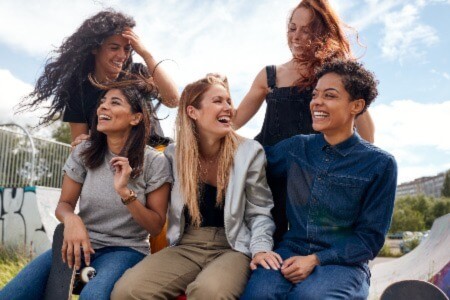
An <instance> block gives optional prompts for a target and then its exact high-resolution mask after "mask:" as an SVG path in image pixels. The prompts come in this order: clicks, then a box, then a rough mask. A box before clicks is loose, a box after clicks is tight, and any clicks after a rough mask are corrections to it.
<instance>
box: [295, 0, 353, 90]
mask: <svg viewBox="0 0 450 300" xmlns="http://www.w3.org/2000/svg"><path fill="white" fill-rule="evenodd" d="M301 7H303V8H306V9H308V10H309V11H310V12H311V14H312V19H311V22H310V23H309V25H308V27H309V35H310V37H309V41H308V42H307V43H304V44H303V45H302V51H301V52H302V54H301V55H300V56H299V57H294V60H295V61H296V62H298V63H299V64H300V65H302V66H306V73H303V74H301V76H300V79H299V80H298V81H297V82H296V83H295V84H296V85H297V86H298V87H299V88H300V89H305V88H307V87H313V86H314V85H315V84H316V82H317V81H316V76H315V73H316V69H317V68H320V67H321V66H322V65H323V64H324V63H325V62H327V61H330V60H332V59H336V58H341V59H342V58H350V57H352V53H351V49H350V42H349V40H348V38H347V36H346V34H345V32H344V29H345V28H346V29H351V30H352V31H354V32H355V33H356V35H357V32H356V30H354V29H352V28H351V27H350V26H348V25H346V24H345V23H343V22H342V21H341V20H340V19H339V17H338V15H337V14H336V12H335V11H334V9H333V8H332V7H331V5H330V3H329V2H328V0H302V1H301V2H300V3H299V4H298V5H297V6H296V7H295V8H294V10H293V11H292V13H291V14H290V16H289V19H288V23H290V22H291V20H292V16H293V14H294V12H295V11H296V10H297V9H299V8H301Z"/></svg>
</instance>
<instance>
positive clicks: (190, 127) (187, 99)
mask: <svg viewBox="0 0 450 300" xmlns="http://www.w3.org/2000/svg"><path fill="white" fill-rule="evenodd" d="M213 85H221V86H223V87H225V89H226V90H227V91H228V93H229V88H228V83H227V81H226V79H224V78H220V77H218V76H217V75H212V74H211V75H207V76H206V77H205V78H202V79H200V80H197V81H195V82H193V83H191V84H188V85H187V86H186V87H185V89H184V90H183V92H182V94H181V98H180V106H179V108H178V115H177V119H176V123H175V124H176V129H175V135H176V141H177V143H176V150H175V156H176V166H177V170H178V177H179V180H180V187H181V192H182V194H183V195H184V202H185V205H186V206H187V208H188V210H189V215H190V216H191V225H193V226H195V227H199V226H200V224H201V222H202V216H201V214H200V208H199V196H200V193H199V177H200V172H199V168H200V153H199V146H198V143H199V141H198V133H197V129H196V126H195V123H194V120H192V118H190V117H189V116H188V114H187V107H188V106H190V105H191V106H193V107H195V108H197V109H199V108H200V107H201V102H202V100H203V95H204V94H205V92H206V91H207V90H209V88H210V87H211V86H213ZM240 140H241V138H240V137H239V136H238V135H237V134H236V133H235V132H234V131H231V132H230V133H228V134H227V135H226V136H225V137H224V138H223V139H222V142H221V146H220V150H219V154H218V159H219V163H218V168H217V198H216V204H217V205H223V198H224V195H225V191H226V189H227V186H228V181H229V179H230V172H231V168H232V166H233V161H234V153H235V152H236V149H237V147H238V145H239V142H240Z"/></svg>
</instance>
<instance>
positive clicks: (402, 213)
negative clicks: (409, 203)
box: [390, 207, 425, 232]
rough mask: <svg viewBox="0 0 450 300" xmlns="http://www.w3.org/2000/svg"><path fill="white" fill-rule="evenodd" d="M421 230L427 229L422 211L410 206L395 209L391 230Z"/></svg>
mask: <svg viewBox="0 0 450 300" xmlns="http://www.w3.org/2000/svg"><path fill="white" fill-rule="evenodd" d="M421 230H425V220H424V217H423V215H422V214H421V213H420V212H418V211H415V210H413V209H411V208H410V207H405V208H403V209H395V210H394V216H393V218H392V223H391V228H390V232H398V231H421Z"/></svg>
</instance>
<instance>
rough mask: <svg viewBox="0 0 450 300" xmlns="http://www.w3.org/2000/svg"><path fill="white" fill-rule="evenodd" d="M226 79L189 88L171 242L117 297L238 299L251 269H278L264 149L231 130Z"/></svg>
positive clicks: (173, 155)
mask: <svg viewBox="0 0 450 300" xmlns="http://www.w3.org/2000/svg"><path fill="white" fill-rule="evenodd" d="M232 114H233V106H232V102H231V99H230V93H229V88H228V84H227V82H226V80H224V79H221V78H219V77H218V76H216V75H208V76H206V77H205V78H203V79H200V80H198V81H196V82H194V83H191V84H189V85H188V86H186V88H185V89H184V91H183V93H182V95H181V98H180V107H179V109H178V115H177V121H176V145H173V144H172V145H169V146H168V147H167V149H166V151H165V154H166V156H167V157H168V159H169V161H170V163H171V165H172V172H173V176H174V186H173V188H172V192H171V201H170V205H169V212H168V217H169V227H168V230H167V236H168V240H169V242H170V245H171V246H172V247H169V248H166V249H163V250H161V251H159V252H158V253H156V254H154V255H152V258H148V259H144V260H143V261H142V262H141V263H139V264H138V265H136V266H135V267H134V268H132V269H131V270H129V271H127V272H126V273H125V274H124V276H123V277H122V278H121V279H120V280H119V281H118V282H117V284H116V286H115V287H114V291H113V293H112V295H111V296H112V299H173V298H175V297H176V296H178V295H180V294H182V293H184V292H185V293H186V294H187V297H188V298H189V299H234V298H238V297H239V296H240V294H241V293H242V291H243V290H244V287H245V284H246V283H247V278H248V276H249V273H250V268H249V263H250V266H251V267H252V268H256V265H261V266H263V267H265V268H274V269H278V268H279V267H280V262H281V261H280V257H279V255H277V254H275V253H274V252H272V251H271V249H272V246H273V242H272V234H273V231H274V229H275V226H274V223H273V221H272V217H271V214H270V209H271V208H272V206H273V204H272V195H271V193H270V190H269V187H268V186H267V183H266V177H265V163H266V160H265V155H264V151H263V149H262V147H261V145H259V143H257V142H255V141H253V140H249V139H245V138H243V137H240V136H238V135H237V134H236V133H235V132H234V131H233V129H232V123H231V120H232Z"/></svg>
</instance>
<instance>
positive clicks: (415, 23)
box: [381, 4, 439, 60]
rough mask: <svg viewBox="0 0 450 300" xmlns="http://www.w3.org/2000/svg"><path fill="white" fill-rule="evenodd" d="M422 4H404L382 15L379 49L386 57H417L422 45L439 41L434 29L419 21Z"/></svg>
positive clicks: (422, 52)
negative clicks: (382, 33)
mask: <svg viewBox="0 0 450 300" xmlns="http://www.w3.org/2000/svg"><path fill="white" fill-rule="evenodd" d="M421 7H422V5H417V6H415V5H411V4H408V5H405V6H404V7H403V8H402V10H401V11H399V12H392V13H389V14H387V15H386V16H385V17H384V24H385V29H384V31H385V36H384V38H383V41H382V45H381V50H382V53H383V56H385V57H387V58H388V59H399V60H403V59H404V58H405V57H412V58H417V57H420V56H421V55H423V54H424V50H422V46H425V47H429V46H432V45H434V44H436V43H437V42H438V41H439V38H438V36H437V35H436V30H435V29H434V28H432V27H431V26H428V25H426V24H422V23H420V21H419V19H420V18H419V10H420V8H421Z"/></svg>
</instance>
